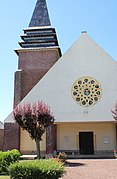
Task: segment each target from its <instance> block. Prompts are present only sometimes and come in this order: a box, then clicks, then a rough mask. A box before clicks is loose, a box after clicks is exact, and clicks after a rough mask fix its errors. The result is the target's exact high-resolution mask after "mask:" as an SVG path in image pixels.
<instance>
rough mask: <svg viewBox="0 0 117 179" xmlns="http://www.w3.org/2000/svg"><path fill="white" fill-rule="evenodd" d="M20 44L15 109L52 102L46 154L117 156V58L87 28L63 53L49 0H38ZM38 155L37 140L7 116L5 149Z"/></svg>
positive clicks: (50, 103) (15, 86)
mask: <svg viewBox="0 0 117 179" xmlns="http://www.w3.org/2000/svg"><path fill="white" fill-rule="evenodd" d="M21 39H22V41H21V42H19V45H20V48H19V49H17V50H16V51H15V52H16V53H17V55H18V70H17V71H16V72H15V85H14V107H15V106H17V105H18V104H20V105H23V104H27V103H35V102H38V101H40V100H42V101H43V102H45V103H46V104H48V105H49V106H50V108H51V109H52V111H53V114H54V116H55V123H54V125H52V126H50V127H48V128H47V130H46V133H45V134H44V135H43V140H42V142H41V153H42V154H49V153H53V152H54V151H57V152H60V151H64V152H66V153H67V154H68V155H70V156H72V157H78V156H85V155H94V156H108V157H109V156H113V151H114V150H116V148H117V127H116V121H115V120H114V118H113V116H112V113H111V110H112V109H113V107H114V104H115V103H116V99H117V78H116V77H117V62H116V61H114V60H113V59H112V58H111V57H110V56H109V55H108V54H107V53H106V52H105V51H104V50H103V49H102V48H101V47H100V46H99V45H97V44H96V43H95V41H93V40H92V39H91V37H89V35H88V34H87V32H85V31H84V32H82V33H81V35H80V37H79V38H78V40H76V42H75V43H74V44H73V45H72V46H71V47H70V48H69V50H68V51H67V52H66V53H65V54H63V55H62V54H61V49H60V47H59V44H58V40H57V35H56V30H55V28H53V27H52V26H51V22H50V19H49V14H48V9H47V4H46V1H45V0H37V3H36V6H35V9H34V12H33V15H32V18H31V21H30V23H29V27H28V28H27V29H25V30H24V34H23V35H22V36H21ZM13 148H16V149H18V150H20V152H21V153H22V154H33V153H35V150H36V146H35V142H34V141H33V140H32V139H31V138H30V137H29V134H28V133H27V132H26V131H24V130H22V129H21V128H20V127H19V126H18V125H17V124H16V123H15V122H14V120H13V116H12V113H11V114H10V115H9V116H8V117H7V118H6V119H5V124H4V150H9V149H13Z"/></svg>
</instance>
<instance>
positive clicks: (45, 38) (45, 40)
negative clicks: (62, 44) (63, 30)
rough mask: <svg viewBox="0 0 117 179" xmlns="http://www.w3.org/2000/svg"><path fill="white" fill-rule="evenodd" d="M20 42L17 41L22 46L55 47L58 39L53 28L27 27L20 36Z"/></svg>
mask: <svg viewBox="0 0 117 179" xmlns="http://www.w3.org/2000/svg"><path fill="white" fill-rule="evenodd" d="M21 39H22V40H23V41H22V42H19V44H20V46H21V47H22V48H35V47H36V48H37V47H57V46H58V40H57V36H56V32H55V29H54V28H50V27H48V28H47V27H46V28H40V27H37V28H35V29H32V28H28V29H26V30H24V35H22V36H21Z"/></svg>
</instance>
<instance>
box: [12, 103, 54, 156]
mask: <svg viewBox="0 0 117 179" xmlns="http://www.w3.org/2000/svg"><path fill="white" fill-rule="evenodd" d="M13 116H14V119H15V121H16V122H17V123H18V124H19V126H20V127H21V128H22V129H24V130H26V131H28V133H29V135H30V137H31V138H32V139H34V140H35V141H36V143H37V142H38V141H41V140H42V135H43V133H44V132H45V130H46V128H47V127H48V126H49V125H50V124H53V123H54V120H55V119H54V116H53V114H52V112H51V110H50V107H49V106H48V105H46V104H45V103H43V102H42V101H39V102H38V103H34V104H24V105H23V106H20V105H18V106H17V107H16V108H15V109H14V111H13ZM39 146H40V145H39ZM39 150H40V147H39ZM39 155H40V154H39Z"/></svg>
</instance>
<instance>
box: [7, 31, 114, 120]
mask: <svg viewBox="0 0 117 179" xmlns="http://www.w3.org/2000/svg"><path fill="white" fill-rule="evenodd" d="M83 76H90V77H93V78H95V79H96V80H97V81H98V82H99V83H100V84H101V87H102V90H103V94H102V98H101V100H100V101H99V102H98V103H97V104H96V105H94V106H92V107H87V108H86V107H82V106H80V105H79V104H77V103H76V102H75V101H74V100H73V98H72V95H71V88H72V85H73V83H74V82H75V81H76V80H77V79H79V78H80V77H83ZM116 76H117V62H115V61H114V60H113V59H112V58H111V57H110V56H109V55H108V54H107V53H106V52H104V51H103V50H102V49H101V48H100V47H99V46H98V45H97V44H96V43H95V42H94V41H93V40H92V39H91V38H90V37H89V36H88V35H87V34H86V33H83V34H81V36H80V38H79V39H78V40H77V41H76V42H75V43H74V44H73V46H72V47H71V48H70V49H69V50H68V51H67V52H66V53H65V54H64V55H63V56H62V57H61V59H59V60H58V62H57V63H56V64H55V65H54V66H53V67H52V68H51V69H50V70H49V72H48V73H47V74H46V75H45V76H44V77H43V78H42V80H40V81H39V82H38V84H37V85H36V86H35V87H34V88H33V89H32V90H31V91H30V93H29V94H28V95H27V96H26V97H25V98H24V99H23V101H22V102H21V104H24V103H33V102H37V101H38V100H42V101H43V102H45V103H47V104H48V105H49V106H50V107H51V109H52V111H53V113H54V115H55V119H56V122H94V121H114V119H113V117H112V113H111V109H112V108H113V106H114V104H115V102H116V99H117V78H116ZM8 121H13V119H12V117H11V115H9V117H8V118H7V119H6V120H5V122H8Z"/></svg>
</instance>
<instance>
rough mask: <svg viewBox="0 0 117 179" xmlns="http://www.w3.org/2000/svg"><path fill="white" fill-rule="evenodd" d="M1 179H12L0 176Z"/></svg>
mask: <svg viewBox="0 0 117 179" xmlns="http://www.w3.org/2000/svg"><path fill="white" fill-rule="evenodd" d="M0 179H10V177H9V176H0Z"/></svg>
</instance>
